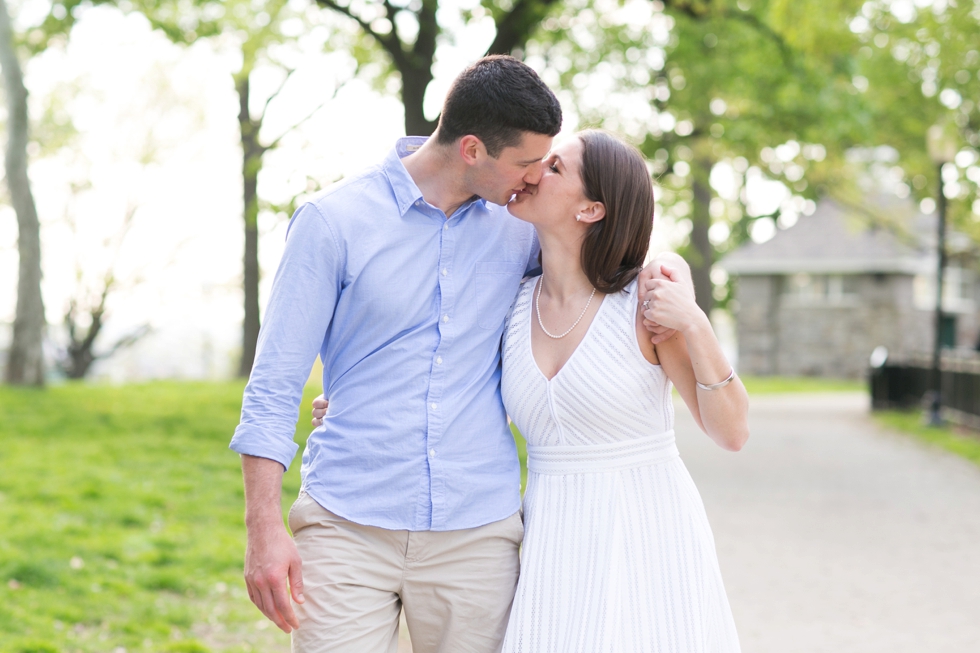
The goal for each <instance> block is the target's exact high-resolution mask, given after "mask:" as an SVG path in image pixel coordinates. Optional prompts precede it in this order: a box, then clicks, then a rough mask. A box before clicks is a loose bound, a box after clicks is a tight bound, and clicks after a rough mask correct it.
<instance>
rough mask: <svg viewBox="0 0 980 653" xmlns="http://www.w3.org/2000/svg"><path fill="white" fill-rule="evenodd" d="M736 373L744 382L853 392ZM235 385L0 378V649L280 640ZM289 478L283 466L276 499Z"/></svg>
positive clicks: (300, 435)
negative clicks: (40, 383) (240, 445)
mask: <svg viewBox="0 0 980 653" xmlns="http://www.w3.org/2000/svg"><path fill="white" fill-rule="evenodd" d="M744 381H745V384H746V386H747V387H748V388H749V392H750V393H755V394H767V393H777V392H820V391H840V390H861V389H863V384H861V383H859V382H841V381H826V380H821V379H786V378H752V377H749V378H747V379H744ZM242 387H243V386H242V384H241V383H240V382H228V383H167V382H159V383H150V384H142V385H129V386H118V387H114V386H98V385H84V384H68V385H63V386H58V387H52V388H49V389H47V390H45V391H33V390H19V389H12V388H0V653H71V652H75V651H78V652H93V653H95V652H98V653H117V652H119V651H122V650H123V649H125V651H126V652H127V653H134V652H136V651H146V652H153V653H168V652H169V653H181V652H183V653H200V652H207V651H213V652H215V653H216V652H218V651H228V652H239V651H241V652H244V651H257V652H262V653H274V652H277V651H286V650H288V637H287V636H286V635H283V634H282V633H280V632H279V631H278V630H277V629H276V628H275V627H274V626H273V625H272V624H270V623H268V622H267V621H266V620H265V619H264V618H263V617H262V615H261V614H259V612H258V611H257V610H256V609H255V608H254V607H253V606H252V604H251V603H250V602H249V600H248V597H247V595H246V593H245V588H244V583H243V581H242V578H241V566H242V556H243V553H244V543H245V528H244V525H243V522H242V511H243V499H242V482H241V471H240V467H239V462H238V457H237V456H236V455H235V454H234V453H232V452H231V451H229V450H228V448H227V447H228V441H229V439H230V437H231V434H232V432H233V430H234V428H235V425H236V424H237V423H238V414H239V408H240V406H241V393H242ZM314 394H315V392H314V391H312V390H310V391H308V392H307V396H306V397H305V398H304V400H303V410H302V417H301V418H300V419H299V426H298V428H297V437H296V441H297V442H299V443H300V445H301V446H302V444H303V442H304V440H305V436H306V434H307V433H308V432H309V426H308V421H307V420H308V418H307V417H306V416H307V414H308V408H307V407H308V406H309V404H310V401H311V400H312V397H313V395H314ZM514 433H515V439H516V440H517V443H518V450H519V452H520V455H521V460H522V463H523V461H524V458H525V453H524V452H525V444H524V440H523V438H521V437H520V435H519V434H518V433H517V431H516V429H514ZM944 446H945V445H944ZM950 446H951V445H950ZM957 446H964V445H957ZM977 456H978V459H980V454H977ZM525 477H526V475H525ZM522 480H523V479H522ZM298 490H299V465H298V463H297V464H295V465H293V467H292V469H290V471H289V472H288V473H287V475H286V478H285V482H284V488H283V507H284V510H285V509H286V508H288V505H289V503H291V501H292V499H293V498H294V497H295V495H296V493H297V492H298Z"/></svg>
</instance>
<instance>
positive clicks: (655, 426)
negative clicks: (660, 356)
mask: <svg viewBox="0 0 980 653" xmlns="http://www.w3.org/2000/svg"><path fill="white" fill-rule="evenodd" d="M539 281H540V277H536V278H533V279H529V280H527V281H525V282H524V283H523V284H522V286H521V290H520V293H519V294H518V296H517V300H516V302H515V303H514V308H513V310H512V312H511V314H510V317H509V318H508V323H507V328H506V329H505V330H504V340H503V376H502V380H501V392H502V394H503V399H504V405H505V406H506V407H507V413H508V415H510V418H511V420H513V421H514V423H515V424H516V425H517V428H518V429H519V430H520V431H521V433H522V434H523V435H524V437H525V438H526V439H527V442H528V444H529V445H531V446H535V447H543V446H568V445H590V444H609V443H614V442H622V441H624V440H629V439H634V438H646V437H649V436H651V435H655V434H658V433H663V434H665V436H666V434H668V433H671V429H673V426H674V409H673V404H672V403H671V401H670V388H671V385H670V381H669V380H668V379H667V375H666V374H664V372H663V368H661V367H660V366H659V365H654V364H652V363H650V362H648V361H647V360H646V359H645V358H643V355H642V353H641V351H640V347H639V343H638V342H637V336H636V329H635V328H634V327H633V324H634V323H633V320H634V318H635V315H636V282H635V281H634V282H633V283H631V284H630V285H629V286H628V287H627V288H626V290H624V291H622V292H618V293H612V294H610V295H606V296H605V297H604V298H603V301H602V305H601V306H600V307H599V310H598V312H597V313H596V315H595V317H594V318H593V320H592V323H591V324H590V325H589V326H588V331H587V333H586V335H585V337H584V338H583V339H582V342H581V343H580V344H579V346H578V348H577V349H576V350H575V352H574V353H573V354H572V356H571V358H569V359H568V361H567V362H566V363H565V365H564V366H563V367H562V369H561V370H559V372H558V374H556V375H555V377H554V378H552V379H551V380H548V379H547V378H546V377H545V375H544V374H543V373H542V372H541V370H540V369H539V368H538V366H537V363H535V361H534V356H533V355H532V353H531V324H532V320H534V319H535V316H534V294H535V292H536V287H537V284H538V282H539ZM627 398H628V399H627ZM669 437H671V438H672V437H673V436H672V433H671V435H670V436H669Z"/></svg>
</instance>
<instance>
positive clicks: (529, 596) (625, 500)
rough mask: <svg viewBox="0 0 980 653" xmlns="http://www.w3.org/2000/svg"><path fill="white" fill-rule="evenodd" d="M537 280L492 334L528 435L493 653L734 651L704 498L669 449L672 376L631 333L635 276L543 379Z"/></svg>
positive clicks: (506, 394) (510, 404) (512, 406)
mask: <svg viewBox="0 0 980 653" xmlns="http://www.w3.org/2000/svg"><path fill="white" fill-rule="evenodd" d="M538 279H540V277H539V278H538ZM538 279H533V280H529V281H526V282H525V283H524V284H523V286H522V287H521V291H520V293H519V294H518V297H517V300H516V303H515V305H514V308H513V311H512V314H511V316H510V318H509V320H508V324H507V327H506V329H505V331H504V341H503V380H502V391H503V399H504V405H505V406H506V408H507V413H508V414H509V415H510V417H511V419H512V420H513V421H514V423H515V424H516V425H517V427H518V428H519V429H520V431H521V433H522V434H523V435H524V437H525V438H526V439H527V443H528V448H527V449H528V479H527V491H526V493H525V495H524V526H525V536H524V545H523V549H522V552H521V576H520V580H519V582H518V586H517V595H516V596H515V598H514V606H513V609H512V611H511V617H510V623H509V625H508V628H507V634H506V636H505V638H504V645H503V650H504V652H505V653H641V652H644V651H650V652H654V651H655V652H657V653H700V652H705V653H722V652H724V653H731V652H737V651H739V643H738V635H737V634H736V632H735V624H734V621H733V619H732V613H731V609H730V607H729V604H728V598H727V597H726V595H725V588H724V585H723V584H722V579H721V573H720V571H719V568H718V559H717V556H716V554H715V546H714V538H713V537H712V534H711V529H710V527H709V526H708V519H707V516H706V515H705V512H704V506H703V504H702V503H701V497H700V495H699V494H698V491H697V488H696V487H695V486H694V481H693V480H692V479H691V476H690V474H688V471H687V468H686V467H685V466H684V463H683V462H681V459H680V457H679V455H678V452H677V447H676V445H675V444H674V432H673V425H674V413H673V407H672V404H671V396H670V381H669V380H668V379H667V376H666V374H664V372H663V370H662V369H661V367H660V366H659V365H652V364H651V363H649V362H648V361H647V360H646V359H645V358H644V357H643V354H642V353H641V352H640V349H639V345H638V342H637V338H636V328H635V321H634V320H635V316H636V282H635V281H634V282H633V284H631V285H630V286H629V287H628V288H627V290H626V291H624V292H620V293H614V294H611V295H607V296H606V297H605V298H604V300H603V302H602V305H601V306H600V307H599V310H598V312H597V314H596V316H595V318H594V319H593V321H592V324H591V325H590V326H589V329H588V332H587V333H586V335H585V338H584V339H583V340H582V342H581V344H580V345H579V347H578V349H576V351H575V353H574V354H572V357H571V358H570V359H569V360H568V362H567V363H566V364H565V366H564V367H563V368H562V369H561V370H560V371H559V372H558V374H557V375H556V376H555V377H554V378H553V379H552V380H551V381H548V379H547V378H546V377H545V376H544V374H542V373H541V371H540V369H539V368H538V366H537V364H536V363H535V361H534V357H533V356H532V354H531V320H532V319H534V318H533V315H534V312H533V311H534V303H533V297H534V288H535V285H536V284H537V282H538Z"/></svg>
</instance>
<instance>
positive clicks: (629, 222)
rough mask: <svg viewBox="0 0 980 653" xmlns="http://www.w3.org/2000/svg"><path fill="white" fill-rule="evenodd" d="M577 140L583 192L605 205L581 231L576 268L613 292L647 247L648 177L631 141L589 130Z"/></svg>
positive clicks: (650, 212) (632, 273) (631, 276)
mask: <svg viewBox="0 0 980 653" xmlns="http://www.w3.org/2000/svg"><path fill="white" fill-rule="evenodd" d="M578 138H579V140H581V141H582V186H583V188H584V189H585V196H586V197H587V198H589V199H590V200H592V201H593V202H602V203H603V205H604V206H605V207H606V216H605V217H604V218H603V219H602V220H599V221H598V222H594V223H592V224H591V225H589V230H588V232H587V233H586V235H585V241H584V242H583V243H582V268H583V270H584V271H585V274H586V276H587V277H588V278H589V281H590V282H592V285H593V286H595V288H596V290H598V291H599V292H602V293H613V292H618V291H620V290H622V289H623V288H625V287H626V286H628V285H629V283H630V282H631V281H633V279H634V278H636V275H637V274H638V273H639V271H640V269H641V268H642V267H643V261H644V259H645V258H646V255H647V250H648V249H649V248H650V233H651V232H652V231H653V181H652V179H651V177H650V172H649V171H648V170H647V166H646V163H645V162H644V161H643V156H642V155H641V154H640V152H639V150H637V149H636V148H635V147H633V146H632V145H627V144H626V143H624V142H622V141H621V140H619V139H618V138H616V137H615V136H613V135H611V134H609V133H607V132H604V131H598V130H591V129H590V130H588V131H584V132H581V133H580V134H578Z"/></svg>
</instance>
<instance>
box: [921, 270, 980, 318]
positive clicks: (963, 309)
mask: <svg viewBox="0 0 980 653" xmlns="http://www.w3.org/2000/svg"><path fill="white" fill-rule="evenodd" d="M975 283H976V281H975V275H974V273H973V271H972V270H967V269H964V268H961V267H949V268H946V270H945V272H944V273H943V311H946V312H949V313H972V312H973V311H974V310H976V302H975V301H974V299H973V289H974V286H975ZM912 297H913V301H914V302H915V307H916V308H918V309H920V310H923V311H933V310H936V275H935V274H920V275H918V276H916V277H915V279H914V280H913V281H912Z"/></svg>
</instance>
